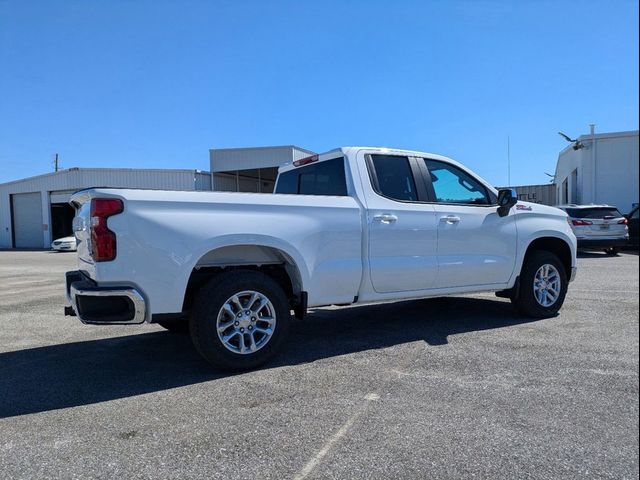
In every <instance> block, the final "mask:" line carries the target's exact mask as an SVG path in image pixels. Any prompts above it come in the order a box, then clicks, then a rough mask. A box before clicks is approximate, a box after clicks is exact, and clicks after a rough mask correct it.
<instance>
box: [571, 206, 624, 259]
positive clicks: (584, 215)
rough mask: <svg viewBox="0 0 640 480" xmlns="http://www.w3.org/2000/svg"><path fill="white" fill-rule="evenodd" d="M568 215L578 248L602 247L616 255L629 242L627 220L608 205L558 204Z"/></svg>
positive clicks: (610, 253)
mask: <svg viewBox="0 0 640 480" xmlns="http://www.w3.org/2000/svg"><path fill="white" fill-rule="evenodd" d="M558 208H559V209H561V210H564V211H565V212H567V215H569V218H568V221H569V225H571V228H572V229H573V233H574V234H575V235H576V238H577V239H578V248H586V249H602V250H604V251H605V252H606V253H608V254H609V255H617V254H618V252H619V251H620V247H623V246H625V245H627V244H628V243H629V228H628V227H627V224H628V223H629V221H628V220H627V219H626V217H625V216H624V215H623V214H621V213H620V212H619V211H618V209H617V208H616V207H612V206H610V205H559V206H558Z"/></svg>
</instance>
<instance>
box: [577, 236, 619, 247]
mask: <svg viewBox="0 0 640 480" xmlns="http://www.w3.org/2000/svg"><path fill="white" fill-rule="evenodd" d="M628 244H629V239H628V238H594V239H578V248H609V247H626V246H627V245H628Z"/></svg>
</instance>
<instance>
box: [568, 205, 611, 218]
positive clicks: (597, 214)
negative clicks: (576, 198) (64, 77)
mask: <svg viewBox="0 0 640 480" xmlns="http://www.w3.org/2000/svg"><path fill="white" fill-rule="evenodd" d="M567 214H568V215H569V216H570V217H572V218H591V219H604V218H620V217H622V214H621V213H620V212H619V211H618V209H617V208H611V207H596V208H567Z"/></svg>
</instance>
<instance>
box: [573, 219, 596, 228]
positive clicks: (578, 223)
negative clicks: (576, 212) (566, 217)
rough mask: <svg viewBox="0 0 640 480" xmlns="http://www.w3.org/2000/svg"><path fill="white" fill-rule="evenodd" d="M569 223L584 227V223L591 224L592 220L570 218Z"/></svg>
mask: <svg viewBox="0 0 640 480" xmlns="http://www.w3.org/2000/svg"><path fill="white" fill-rule="evenodd" d="M571 223H572V224H573V225H575V226H576V227H584V226H585V225H593V222H590V221H589V220H571Z"/></svg>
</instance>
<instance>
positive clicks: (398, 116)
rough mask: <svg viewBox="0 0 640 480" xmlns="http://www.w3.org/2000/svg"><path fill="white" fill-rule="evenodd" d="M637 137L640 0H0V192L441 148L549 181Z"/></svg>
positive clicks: (496, 178) (520, 179)
mask: <svg viewBox="0 0 640 480" xmlns="http://www.w3.org/2000/svg"><path fill="white" fill-rule="evenodd" d="M592 122H593V123H596V124H597V127H596V128H597V130H598V131H600V132H604V131H619V130H635V129H637V128H638V2H636V1H624V0H616V1H572V2H566V1H564V2H563V1H549V2H546V1H517V2H514V1H504V2H503V1H457V2H456V1H416V2H411V1H400V0H396V1H388V2H377V1H371V0H370V1H336V2H333V1H327V0H323V1H319V2H310V1H309V2H303V1H288V2H276V1H268V2H267V1H257V2H242V1H229V2H227V1H217V2H216V1H193V0H182V1H159V0H153V1H142V0H136V1H117V0H111V1H108V2H105V1H91V0H78V1H46V2H39V1H35V0H30V1H20V0H19V1H7V0H0V182H4V181H9V180H14V179H18V178H22V177H25V176H31V175H37V174H41V173H46V172H49V171H51V170H52V159H53V154H54V153H55V152H59V154H60V159H61V165H62V167H64V168H69V167H73V166H80V167H91V166H94V167H139V168H199V169H203V170H206V169H208V166H209V159H208V149H209V148H214V147H236V146H258V145H279V144H297V145H300V146H302V147H305V148H308V149H311V150H314V151H324V150H328V149H331V148H334V147H337V146H341V145H376V146H377V145H380V146H391V147H399V148H409V149H416V150H425V151H430V152H435V153H440V154H444V155H448V156H451V157H454V158H456V159H457V160H459V161H461V162H463V163H465V164H467V165H468V166H470V167H471V168H473V169H474V170H476V171H477V172H478V173H480V174H481V175H483V176H484V177H486V178H487V179H488V180H490V181H492V182H493V183H494V184H496V185H503V184H505V183H506V182H507V161H506V158H507V153H506V151H507V137H510V141H511V160H512V184H527V183H546V182H547V181H548V178H547V177H546V176H545V175H544V172H545V171H547V172H553V170H554V168H555V161H556V159H557V154H558V152H559V151H560V150H561V149H562V148H564V147H565V146H566V143H565V142H564V140H562V139H561V138H560V137H559V136H558V135H557V133H556V132H557V131H558V130H561V131H564V132H566V133H567V134H569V135H576V136H577V135H579V134H582V133H587V132H588V129H589V127H588V124H589V123H592Z"/></svg>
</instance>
